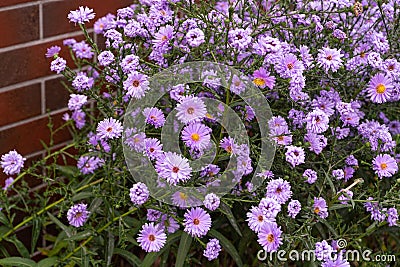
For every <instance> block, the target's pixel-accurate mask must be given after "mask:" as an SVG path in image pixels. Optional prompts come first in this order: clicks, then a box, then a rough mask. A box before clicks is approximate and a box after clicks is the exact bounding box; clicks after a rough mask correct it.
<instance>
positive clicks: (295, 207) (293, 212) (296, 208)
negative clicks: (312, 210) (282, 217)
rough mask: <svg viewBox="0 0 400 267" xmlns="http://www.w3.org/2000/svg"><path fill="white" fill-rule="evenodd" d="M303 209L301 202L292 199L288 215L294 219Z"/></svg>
mask: <svg viewBox="0 0 400 267" xmlns="http://www.w3.org/2000/svg"><path fill="white" fill-rule="evenodd" d="M300 210H301V203H300V201H298V200H296V199H292V200H291V201H290V202H289V204H288V215H289V216H290V217H292V218H293V219H294V218H295V217H296V216H297V214H299V212H300Z"/></svg>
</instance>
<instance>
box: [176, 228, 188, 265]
mask: <svg viewBox="0 0 400 267" xmlns="http://www.w3.org/2000/svg"><path fill="white" fill-rule="evenodd" d="M191 243H192V237H191V236H190V235H188V234H187V233H185V232H183V233H182V235H181V241H180V242H179V248H178V254H177V255H176V263H175V267H182V266H183V264H184V263H185V259H186V255H187V254H188V252H189V249H190V244H191Z"/></svg>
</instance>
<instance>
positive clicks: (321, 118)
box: [305, 109, 329, 133]
mask: <svg viewBox="0 0 400 267" xmlns="http://www.w3.org/2000/svg"><path fill="white" fill-rule="evenodd" d="M305 121H306V122H307V126H306V127H307V130H308V131H310V132H312V133H323V132H325V131H326V130H328V128H329V117H328V115H326V114H325V112H323V111H321V110H319V109H315V110H313V111H312V112H310V113H308V114H307V117H306V119H305Z"/></svg>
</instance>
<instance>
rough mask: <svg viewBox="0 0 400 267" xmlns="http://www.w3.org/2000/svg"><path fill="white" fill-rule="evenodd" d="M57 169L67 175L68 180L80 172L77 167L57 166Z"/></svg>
mask: <svg viewBox="0 0 400 267" xmlns="http://www.w3.org/2000/svg"><path fill="white" fill-rule="evenodd" d="M56 169H57V170H59V171H60V172H61V174H63V175H65V176H66V177H67V178H73V177H74V176H75V174H77V173H78V172H79V170H78V168H77V167H76V166H61V165H57V166H56Z"/></svg>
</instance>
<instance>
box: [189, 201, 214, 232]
mask: <svg viewBox="0 0 400 267" xmlns="http://www.w3.org/2000/svg"><path fill="white" fill-rule="evenodd" d="M183 225H184V226H185V229H184V231H185V232H186V233H188V234H190V235H191V236H193V237H202V236H205V235H206V234H207V232H208V231H209V230H210V228H211V217H210V215H209V214H208V213H207V212H206V211H205V210H203V209H202V208H199V207H197V208H191V209H190V210H187V211H186V212H185V215H184V220H183Z"/></svg>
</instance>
